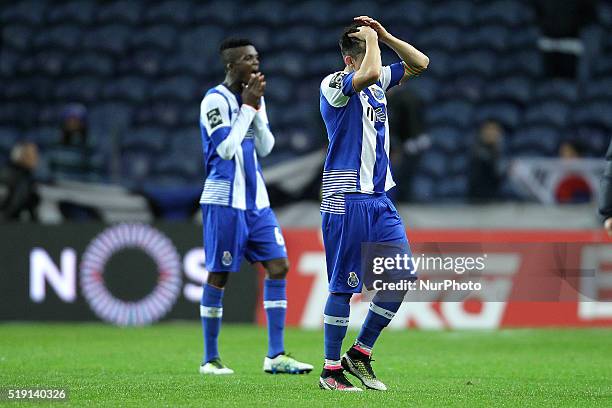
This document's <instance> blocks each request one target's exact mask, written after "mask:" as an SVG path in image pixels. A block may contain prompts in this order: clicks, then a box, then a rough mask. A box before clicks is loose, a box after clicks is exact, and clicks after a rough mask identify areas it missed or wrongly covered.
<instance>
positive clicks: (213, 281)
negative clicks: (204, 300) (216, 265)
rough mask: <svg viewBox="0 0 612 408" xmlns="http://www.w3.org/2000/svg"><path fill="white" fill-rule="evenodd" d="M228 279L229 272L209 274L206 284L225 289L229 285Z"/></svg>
mask: <svg viewBox="0 0 612 408" xmlns="http://www.w3.org/2000/svg"><path fill="white" fill-rule="evenodd" d="M228 277H229V274H228V273H227V272H209V273H208V280H207V281H206V283H208V284H209V285H210V286H214V287H216V288H219V289H223V288H224V287H225V285H226V284H227V279H228Z"/></svg>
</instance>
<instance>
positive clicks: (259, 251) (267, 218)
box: [201, 204, 287, 272]
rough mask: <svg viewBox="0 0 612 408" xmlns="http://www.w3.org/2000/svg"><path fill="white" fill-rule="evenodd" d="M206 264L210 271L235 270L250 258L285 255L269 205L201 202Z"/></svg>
mask: <svg viewBox="0 0 612 408" xmlns="http://www.w3.org/2000/svg"><path fill="white" fill-rule="evenodd" d="M201 207H202V220H203V225H204V255H205V257H206V261H205V265H206V269H207V270H208V271H209V272H237V271H238V270H240V263H241V262H242V257H243V256H244V257H245V258H246V259H247V260H248V261H249V262H251V263H253V262H261V261H269V260H272V259H278V258H287V250H286V248H285V239H284V238H283V234H282V233H281V229H280V227H279V226H278V221H277V220H276V216H275V215H274V212H273V211H272V210H271V209H270V208H269V207H267V208H262V209H260V210H239V209H236V208H232V207H227V206H222V205H211V204H202V205H201Z"/></svg>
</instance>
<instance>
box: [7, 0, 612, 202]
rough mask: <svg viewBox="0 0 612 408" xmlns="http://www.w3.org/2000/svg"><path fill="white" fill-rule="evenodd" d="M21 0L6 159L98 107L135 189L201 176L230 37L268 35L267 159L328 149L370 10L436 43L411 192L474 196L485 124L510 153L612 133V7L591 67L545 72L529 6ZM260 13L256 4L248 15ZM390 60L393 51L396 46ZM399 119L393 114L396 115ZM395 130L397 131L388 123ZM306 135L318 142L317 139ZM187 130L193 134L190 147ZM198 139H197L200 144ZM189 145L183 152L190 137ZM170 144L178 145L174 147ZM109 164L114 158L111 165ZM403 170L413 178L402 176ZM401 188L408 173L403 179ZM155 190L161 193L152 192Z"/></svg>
mask: <svg viewBox="0 0 612 408" xmlns="http://www.w3.org/2000/svg"><path fill="white" fill-rule="evenodd" d="M435 5H436V6H435V7H429V2H428V1H426V0H410V1H405V2H396V1H383V2H377V3H372V2H363V1H347V2H344V3H343V6H342V8H334V11H333V12H331V4H330V3H329V2H326V1H322V0H312V1H306V2H284V1H280V0H266V1H262V2H256V3H254V4H251V2H246V1H236V2H234V1H232V2H226V1H214V2H207V3H205V4H200V3H199V2H196V1H192V0H182V1H154V2H147V4H146V6H145V4H144V3H141V2H132V1H104V2H97V1H91V0H85V1H51V0H37V1H14V2H7V3H6V4H4V5H3V7H2V9H1V12H0V25H1V26H2V32H1V38H2V45H1V48H0V81H1V82H2V83H4V84H6V85H5V86H4V85H3V86H2V89H0V163H5V162H6V160H7V158H8V152H9V151H10V146H11V145H12V144H13V143H14V142H15V141H17V140H21V139H23V138H27V139H30V140H33V141H35V142H37V143H38V144H39V145H40V146H41V149H42V151H43V153H44V151H45V148H46V147H47V146H49V145H50V144H51V143H52V139H53V137H54V134H53V131H52V129H53V127H54V126H56V124H57V123H58V122H59V120H58V112H60V111H61V109H62V107H63V106H64V105H66V104H67V103H72V102H80V103H83V104H85V105H86V106H87V108H88V110H89V113H90V114H89V116H90V121H89V125H90V131H91V135H92V140H94V143H95V144H96V146H97V149H98V150H99V151H100V154H102V155H106V156H108V155H112V154H113V152H115V154H116V152H120V153H121V157H120V158H118V162H119V163H120V164H121V165H120V166H117V168H116V169H115V170H113V169H112V168H111V166H109V168H108V169H106V176H105V177H106V179H107V180H117V177H116V176H117V174H115V175H113V174H111V173H112V172H113V171H117V169H119V170H118V171H119V172H120V175H121V176H122V177H121V178H120V179H119V180H120V182H122V183H123V184H124V185H125V186H129V187H132V188H137V187H142V186H144V183H146V184H147V185H148V186H155V185H156V184H159V185H165V184H168V183H175V184H179V185H185V186H196V185H200V184H201V180H202V178H203V174H202V171H201V158H199V156H198V154H194V152H198V151H199V149H200V147H199V143H200V142H199V140H198V137H199V136H198V122H197V120H198V108H199V103H200V100H201V98H202V93H203V92H204V90H206V89H207V88H208V87H210V86H212V85H214V84H215V83H216V82H218V81H219V80H220V79H221V78H222V76H223V71H222V67H221V65H220V64H219V63H218V62H217V45H218V43H219V41H220V40H221V39H222V38H223V37H225V36H228V35H241V34H243V35H247V36H249V37H251V38H252V39H253V41H254V42H255V43H256V44H257V46H258V48H259V51H260V53H261V58H262V71H263V72H264V73H267V74H268V88H267V91H266V98H267V103H268V107H269V111H270V118H271V126H272V129H273V131H274V132H275V134H276V136H277V151H275V152H274V153H273V154H272V155H271V157H270V158H267V159H266V160H267V163H274V162H280V161H283V160H290V159H291V158H292V157H295V156H296V155H301V154H304V153H305V152H308V151H313V150H315V149H317V148H320V147H321V142H320V140H321V139H322V138H321V135H319V134H315V133H316V132H320V130H319V129H321V126H320V124H319V123H318V122H317V121H318V120H319V119H318V118H317V111H318V84H319V81H320V80H321V78H323V77H324V76H325V75H326V74H328V73H329V72H331V71H333V70H335V69H339V68H340V67H341V59H340V57H339V55H338V52H337V45H336V44H337V35H338V32H339V30H340V28H341V26H342V25H344V24H346V23H348V22H350V19H351V17H352V16H354V15H361V14H367V13H371V14H372V15H375V16H376V17H377V18H379V19H380V20H381V21H382V22H384V23H385V24H386V25H387V26H388V28H389V30H390V31H392V32H397V33H398V35H401V36H404V37H405V38H407V39H409V41H411V42H413V43H414V44H415V46H417V47H419V48H421V49H423V50H424V51H425V52H426V53H427V54H428V55H429V56H430V60H431V63H430V68H429V70H428V71H427V72H426V73H425V74H424V75H422V77H421V78H420V79H417V80H414V81H412V83H409V85H408V87H410V88H411V89H413V90H415V91H416V92H417V94H418V95H419V96H420V97H421V99H422V101H423V102H424V104H425V112H426V114H425V123H426V128H427V132H428V133H430V135H431V137H432V139H433V144H432V147H431V149H430V150H429V151H427V152H426V153H424V155H423V158H422V160H420V161H419V165H418V169H417V171H416V176H415V180H414V182H413V183H412V184H413V190H414V191H413V194H412V196H413V199H414V200H416V201H427V200H431V199H440V200H451V201H452V200H457V199H462V198H465V195H466V193H467V187H466V179H465V176H464V175H463V173H464V171H465V168H466V166H467V158H468V154H469V145H470V140H471V135H472V134H473V133H474V131H475V129H477V128H478V126H479V124H480V123H481V122H482V121H484V120H487V119H494V120H496V121H498V122H499V123H501V124H502V125H503V126H504V128H505V131H506V139H507V140H506V143H505V144H506V145H507V146H506V149H505V153H506V154H508V155H510V156H511V157H523V156H546V157H553V156H556V154H557V146H558V144H559V142H560V141H561V140H562V139H563V138H564V137H566V136H567V135H568V134H571V135H576V134H578V135H584V136H585V138H586V140H587V143H586V145H587V148H588V150H587V152H586V155H587V156H601V155H603V153H604V150H605V147H606V138H609V136H610V134H611V132H612V59H611V57H610V51H612V5H611V4H610V2H607V1H601V2H599V5H598V21H596V22H595V23H594V24H591V25H590V26H589V27H588V29H587V30H585V33H584V36H586V37H588V44H589V46H588V47H587V48H588V49H587V52H586V54H585V56H584V58H583V61H581V64H583V65H584V67H586V68H585V71H584V72H586V76H580V75H579V77H578V78H577V79H576V80H575V81H573V80H568V79H554V78H547V77H545V73H544V70H543V66H542V61H541V56H540V52H539V50H538V48H537V40H538V36H539V28H538V26H537V24H536V21H535V11H534V10H533V8H532V6H531V4H530V2H527V1H509V0H495V1H465V0H450V1H446V0H444V1H436V2H435ZM244 8H248V9H249V12H248V13H241V12H240V10H242V9H244ZM383 57H384V61H385V62H387V63H390V62H392V59H391V58H390V57H391V54H390V53H389V52H387V51H385V52H384V54H383ZM391 123H393V122H391ZM391 132H393V129H391ZM304 135H307V136H306V138H305V139H306V140H304ZM187 137H189V138H190V139H189V140H188V141H187V139H186V138H187ZM192 139H193V140H192ZM184 144H185V145H186V146H188V148H184V147H182V146H183V145H184ZM167 149H169V150H167ZM104 162H106V163H112V162H113V160H110V159H108V158H107V159H106V160H105V161H104ZM397 177H398V178H399V179H400V180H401V177H402V175H401V174H399V175H397ZM400 182H401V181H400ZM148 189H149V190H151V191H153V190H154V188H153V187H148Z"/></svg>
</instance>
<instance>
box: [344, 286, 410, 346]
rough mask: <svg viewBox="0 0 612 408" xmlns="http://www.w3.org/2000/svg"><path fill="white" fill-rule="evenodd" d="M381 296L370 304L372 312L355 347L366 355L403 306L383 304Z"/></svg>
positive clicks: (390, 303) (398, 303)
mask: <svg viewBox="0 0 612 408" xmlns="http://www.w3.org/2000/svg"><path fill="white" fill-rule="evenodd" d="M378 297H379V296H378V295H376V296H374V299H372V302H371V303H370V311H369V312H368V315H367V316H366V318H365V321H364V322H363V326H362V327H361V332H360V333H359V337H357V341H356V342H355V345H356V346H357V347H358V348H359V349H360V350H361V351H363V352H365V353H366V354H370V353H371V352H372V347H374V343H375V342H376V339H378V336H380V332H381V331H382V329H384V328H385V327H387V326H388V325H389V322H391V319H393V316H395V313H396V312H397V311H398V309H399V307H400V306H401V304H402V303H401V302H383V301H381V300H379V299H377V298H378Z"/></svg>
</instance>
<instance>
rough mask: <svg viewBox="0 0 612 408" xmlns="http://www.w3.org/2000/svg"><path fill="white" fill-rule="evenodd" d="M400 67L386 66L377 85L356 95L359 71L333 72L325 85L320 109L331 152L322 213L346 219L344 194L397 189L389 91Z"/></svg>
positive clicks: (403, 67)
mask: <svg viewBox="0 0 612 408" xmlns="http://www.w3.org/2000/svg"><path fill="white" fill-rule="evenodd" d="M405 70H406V73H407V74H408V75H410V71H408V70H407V68H406V65H405V64H403V63H402V62H398V63H396V64H392V65H390V66H383V67H382V72H381V75H380V78H379V80H378V81H377V82H376V83H375V84H373V85H371V86H369V87H368V88H366V89H364V90H362V91H361V92H359V93H356V92H355V90H354V89H353V76H354V74H355V72H344V71H340V72H335V73H333V74H331V75H328V76H327V77H325V79H323V82H321V89H320V109H321V115H322V116H323V121H324V122H325V126H326V128H327V135H328V138H329V147H328V148H327V157H326V158H325V167H324V170H323V186H322V196H323V200H322V202H321V211H322V212H328V213H335V214H344V195H343V193H345V192H360V193H367V194H373V193H383V192H385V191H387V190H389V189H391V188H392V187H393V186H395V182H394V181H393V176H392V175H391V168H390V165H389V123H388V119H387V99H386V97H385V91H387V90H388V89H390V88H391V87H393V86H395V85H397V84H398V83H399V82H400V80H401V79H402V77H403V76H404V72H405Z"/></svg>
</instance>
